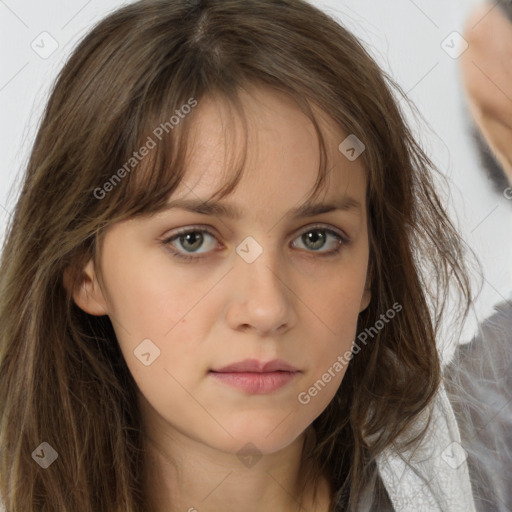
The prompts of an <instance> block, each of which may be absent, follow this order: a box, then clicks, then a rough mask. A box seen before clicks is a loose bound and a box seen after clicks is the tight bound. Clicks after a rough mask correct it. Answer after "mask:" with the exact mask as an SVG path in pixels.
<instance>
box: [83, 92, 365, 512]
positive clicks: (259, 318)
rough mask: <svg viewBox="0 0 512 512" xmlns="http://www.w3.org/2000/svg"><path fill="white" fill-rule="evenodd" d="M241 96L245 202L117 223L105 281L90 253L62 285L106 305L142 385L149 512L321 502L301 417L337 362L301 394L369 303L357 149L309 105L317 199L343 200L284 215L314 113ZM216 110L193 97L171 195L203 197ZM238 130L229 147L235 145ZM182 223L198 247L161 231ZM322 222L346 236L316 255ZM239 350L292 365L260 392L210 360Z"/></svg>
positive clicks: (234, 199)
mask: <svg viewBox="0 0 512 512" xmlns="http://www.w3.org/2000/svg"><path fill="white" fill-rule="evenodd" d="M242 97H243V101H244V105H245V107H246V112H247V118H248V120H249V141H248V144H249V148H248V151H249V153H248V160H247V168H246V169H245V173H246V174H245V175H244V176H243V178H242V182H241V183H240V184H239V186H238V187H237V188H236V189H235V190H234V191H233V193H232V194H230V195H229V196H228V197H227V198H224V199H223V200H222V202H223V203H224V204H228V203H229V204H230V205H236V206H237V207H239V208H240V209H241V211H242V216H241V217H240V219H237V220H235V219H229V218H227V217H226V218H223V217H220V216H217V215H205V214H198V213H192V212H188V211H184V210H181V209H172V210H169V211H164V212H161V213H159V214H157V215H155V216H153V217H145V218H136V219H130V220H128V221H123V222H120V223H117V224H115V225H113V226H112V227H110V228H109V229H108V231H107V233H106V236H105V239H104V243H103V244H102V247H101V262H100V264H101V268H102V270H103V274H104V278H105V279H104V282H103V283H100V282H99V281H98V277H97V273H96V272H95V268H94V263H93V261H92V260H91V261H90V262H89V263H88V264H87V265H86V267H85V268H84V279H83V282H82V284H81V286H80V287H77V289H75V290H73V296H74V300H75V302H76V303H77V304H78V305H79V307H81V308H82V309H83V310H85V311H87V312H88V313H90V314H92V315H105V314H107V315H109V316H110V318H111V320H112V323H113V325H114V329H115V332H116V336H117V339H118V342H119V345H120V347H121V350H122V352H123V355H124V357H125V359H126V362H127V365H128V367H129V369H130V371H131V373H132V375H133V377H134V379H135V381H136V383H137V385H138V388H139V404H140V407H141V411H142V415H143V420H144V426H145V430H146V432H147V436H148V438H149V439H150V443H149V446H150V448H149V453H148V456H147V457H148V462H149V464H150V468H151V470H150V474H149V475H148V483H147V485H148V489H149V493H150V494H151V499H152V500H154V502H155V507H156V510H157V511H158V512H164V511H165V512H170V511H172V512H177V511H183V512H184V511H189V510H190V511H191V512H192V511H194V510H197V511H198V512H213V511H218V510H223V511H238V512H240V511H244V512H256V511H261V510H266V511H269V512H271V511H275V512H278V511H279V512H292V511H293V512H295V511H298V510H302V511H311V512H327V511H328V509H329V501H330V493H331V491H332V489H329V485H328V484H327V480H326V479H325V478H322V479H321V483H320V487H319V489H318V498H317V500H316V501H313V498H312V489H311V488H310V486H309V485H303V483H302V481H301V478H302V476H303V471H304V468H302V467H301V465H300V455H301V450H302V447H303V443H304V439H305V433H306V431H307V429H308V427H309V426H310V425H311V423H312V421H313V420H314V419H315V418H317V417H318V416H319V415H320V413H321V412H322V411H323V410H324V409H325V408H326V407H327V405H328V403H329V402H330V401H331V400H332V398H333V396H334V394H335V392H336V390H337V389H338V387H339V385H340V383H341V380H342V378H343V375H344V373H345V369H346V368H343V370H342V371H339V372H336V373H335V377H332V380H331V381H330V382H329V383H328V384H327V385H326V386H325V388H324V389H322V391H320V392H319V393H318V394H317V395H316V396H314V397H313V398H311V401H310V402H309V403H308V404H303V403H300V402H299V401H298V398H297V397H298V395H299V393H301V392H303V391H305V390H306V391H307V390H308V389H309V388H310V387H311V386H312V385H313V383H315V382H316V381H317V380H318V379H320V378H321V376H322V374H324V373H325V372H326V371H327V370H328V368H330V367H332V365H333V363H334V362H335V361H336V360H337V358H338V356H339V355H340V354H343V353H345V352H346V351H347V350H350V349H351V347H352V343H353V340H354V338H355V335H356V323H357V319H358V315H359V313H360V312H361V311H362V310H364V309H365V308H366V307H367V306H368V304H369V302H370V292H369V282H368V279H367V269H368V259H369V242H368V230H367V214H366V203H365V196H366V187H367V183H366V174H365V170H364V167H363V164H362V159H361V158H358V159H356V160H355V161H353V162H351V161H349V160H348V159H347V158H345V156H344V155H343V154H342V153H340V151H339V150H338V145H339V144H340V142H341V141H343V140H344V139H345V137H346V136H347V135H348V134H346V133H343V132H342V131H341V130H340V129H339V127H337V126H336V125H335V124H334V123H333V121H332V120H330V119H329V118H328V117H327V115H325V114H322V113H321V112H320V111H319V110H318V109H317V113H318V114H320V115H321V123H322V128H323V129H324V134H325V135H326V137H327V147H328V151H329V159H330V162H329V165H330V168H331V172H330V178H329V181H328V187H327V189H326V190H325V191H323V192H322V193H321V195H320V197H319V198H317V199H316V200H315V201H313V202H315V203H318V202H321V203H339V202H340V201H341V202H346V201H347V200H348V199H349V198H350V199H351V200H352V201H353V203H354V204H352V206H348V207H346V208H343V209H340V210H336V211H331V212H327V213H321V214H316V215H314V216H311V217H307V218H295V217H292V216H289V215H288V213H287V212H289V210H291V209H294V208H296V207H298V206H299V205H301V204H302V203H303V202H304V199H305V198H306V197H307V195H308V193H309V192H310V191H311V189H312V188H313V185H314V182H315V178H316V175H317V169H318V165H319V158H320V150H319V147H318V143H317V140H316V137H315V135H314V129H313V125H312V123H311V122H310V121H309V119H308V118H307V117H306V116H305V115H304V114H303V113H302V112H301V111H300V110H299V109H298V107H297V106H296V105H295V104H294V103H293V102H292V101H291V100H290V99H289V98H288V97H286V96H285V95H283V94H281V93H275V92H272V91H270V90H266V89H254V90H253V91H252V93H251V94H250V95H249V94H247V93H243V95H242ZM224 113H225V110H223V108H222V104H221V103H220V102H219V101H218V100H213V99H208V98H205V99H203V100H202V101H200V102H199V105H198V107H197V108H196V110H195V112H194V116H195V117H194V123H193V134H192V135H193V139H192V140H193V141H194V142H193V145H192V150H191V151H190V155H189V156H190V159H189V161H188V165H187V174H186V176H185V179H184V182H182V183H181V184H180V187H179V188H178V190H177V191H175V192H174V194H173V195H172V197H171V198H170V199H174V198H188V199H197V198H202V199H204V198H207V197H209V196H210V194H211V193H212V192H214V191H216V190H218V188H219V186H220V185H221V184H222V183H224V182H225V174H224V173H225V170H226V168H227V167H226V165H225V162H224V159H225V157H227V156H228V155H226V153H225V149H226V148H225V146H224V132H223V129H224V128H223V126H225V125H226V124H229V123H232V122H234V119H230V120H229V121H227V120H226V119H225V118H224V117H223V114H224ZM223 119H224V125H223ZM237 122H238V121H237ZM239 128H240V130H238V131H239V133H243V132H242V126H241V125H240V126H239ZM241 144H242V142H241V139H240V140H236V141H235V142H233V143H231V142H230V143H229V144H228V145H227V146H228V147H229V148H232V149H233V148H234V149H235V150H237V149H238V148H239V147H240V148H241V147H242V145H241ZM223 177H224V179H223ZM355 203H357V205H356V204H355ZM315 224H318V225H319V226H316V227H315V229H316V230H318V231H314V232H313V234H317V235H318V234H320V235H322V234H323V235H325V236H326V238H325V242H324V243H323V245H322V244H321V243H320V242H316V243H317V244H318V245H314V242H311V241H310V242H309V243H308V240H307V239H306V240H305V241H304V238H305V237H303V236H302V235H304V234H305V233H309V232H310V231H311V229H312V226H313V225H315ZM190 226H193V227H201V228H203V229H209V230H210V231H211V232H212V235H208V234H206V233H203V236H204V239H203V244H202V245H200V246H199V247H198V248H196V246H195V245H194V244H195V243H197V242H189V243H188V244H187V240H184V239H183V237H181V240H180V239H179V238H177V239H174V241H173V242H172V244H169V245H172V248H174V249H175V250H176V251H178V252H180V253H182V254H185V255H192V256H198V255H200V256H203V258H202V259H200V260H196V261H193V262H191V263H189V262H184V261H182V260H179V259H177V258H174V257H173V256H172V255H171V252H170V250H169V248H168V247H167V248H166V246H165V245H164V244H163V241H164V240H165V239H168V238H169V237H170V236H171V235H173V233H175V231H176V229H177V228H184V227H190ZM323 229H332V230H334V231H335V232H337V233H340V234H343V235H344V236H345V237H347V238H348V239H349V240H350V242H349V243H346V244H343V245H341V250H340V252H339V253H338V254H334V255H332V256H322V254H326V253H328V252H332V251H333V250H334V249H335V248H336V247H337V246H338V245H339V243H340V242H339V241H338V239H337V238H336V236H335V235H332V234H329V233H328V232H325V231H322V230H323ZM196 232H197V229H196ZM248 236H251V237H253V238H254V239H255V240H256V241H257V243H258V244H259V246H260V247H261V248H262V250H263V252H262V253H261V254H260V255H259V256H258V257H257V258H256V260H255V261H253V262H252V263H247V262H246V261H245V260H244V259H243V258H242V257H240V256H239V254H237V252H236V248H237V246H239V245H240V244H241V242H242V241H244V240H245V239H246V238H247V237H248ZM196 237H197V235H196ZM191 244H192V245H193V247H192V248H191V247H190V245H191ZM315 248H316V249H315ZM148 338H149V339H151V340H152V342H153V343H154V344H155V345H156V346H158V348H159V349H160V351H161V353H160V356H159V357H158V358H157V359H155V360H154V362H153V363H152V364H151V365H149V366H145V365H144V364H142V363H141V361H140V360H139V359H138V358H137V357H135V356H134V349H136V347H137V346H138V345H139V344H140V343H141V341H142V340H144V339H148ZM354 357H357V356H354ZM246 358H255V359H259V360H262V361H265V362H266V361H269V360H271V359H274V358H280V359H284V360H285V361H287V362H289V363H290V364H292V365H294V366H295V367H297V368H298V369H299V370H300V372H299V373H298V374H297V375H296V377H295V378H294V379H293V380H292V381H291V382H289V383H288V384H286V385H285V386H284V387H282V388H280V389H278V390H275V391H273V392H270V393H266V394H260V395H255V394H250V393H246V392H244V391H241V390H239V389H235V388H233V387H230V386H227V385H226V384H225V383H223V382H218V381H217V380H216V379H214V378H212V376H211V374H209V370H210V369H212V368H219V367H221V366H224V365H227V364H231V363H234V362H238V361H240V360H243V359H246ZM248 442H250V443H252V444H253V445H255V446H256V447H257V449H258V452H259V453H260V454H261V459H260V460H259V461H258V462H257V463H256V464H254V465H253V466H252V467H247V466H246V465H244V464H242V462H241V460H240V459H239V458H238V457H237V452H238V451H239V450H240V449H241V448H242V447H243V446H244V445H246V443H248ZM171 460H174V461H175V463H172V462H171ZM301 491H305V492H304V496H303V498H302V503H301V501H300V494H301Z"/></svg>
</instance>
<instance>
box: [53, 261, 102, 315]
mask: <svg viewBox="0 0 512 512" xmlns="http://www.w3.org/2000/svg"><path fill="white" fill-rule="evenodd" d="M63 281H64V286H65V288H66V290H67V291H68V293H70V294H71V295H72V297H73V299H74V301H75V303H76V305H77V306H78V307H79V308H80V309H83V310H84V311H85V312H86V313H89V314H90V315H95V316H103V315H107V314H108V310H107V303H106V301H105V297H104V295H103V292H102V291H101V289H100V286H99V282H98V279H97V276H96V272H95V270H94V262H93V261H92V259H91V260H89V261H88V263H87V265H86V266H85V267H84V269H83V270H82V272H81V277H80V280H79V282H78V283H77V284H76V285H74V286H73V281H72V278H71V269H69V268H67V269H66V270H65V271H64V275H63Z"/></svg>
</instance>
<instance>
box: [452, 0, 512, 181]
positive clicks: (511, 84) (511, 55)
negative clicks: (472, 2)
mask: <svg viewBox="0 0 512 512" xmlns="http://www.w3.org/2000/svg"><path fill="white" fill-rule="evenodd" d="M463 36H464V38H465V39H466V41H467V42H468V44H469V46H468V49H467V50H466V51H465V52H464V53H463V54H462V55H461V57H460V66H461V72H462V79H463V84H464V90H465V94H466V98H467V100H468V105H469V108H470V111H471V114H472V116H473V119H474V120H475V122H476V124H477V126H478V128H479V129H480V131H481V132H482V135H483V136H484V138H485V140H486V142H487V144H488V145H489V147H490V148H491V149H492V151H493V152H494V154H495V155H496V159H497V160H498V162H499V164H500V165H501V167H502V169H503V171H504V172H505V174H506V176H507V178H508V180H509V182H510V183H512V144H511V143H510V141H511V140H512V23H510V21H509V20H508V18H507V17H506V16H505V15H504V14H503V12H502V11H501V9H500V8H498V7H497V6H496V5H495V4H494V3H491V2H483V3H481V4H479V5H478V6H476V7H475V8H474V9H473V11H472V12H471V13H470V16H469V17H468V19H467V21H466V24H465V27H464V32H463Z"/></svg>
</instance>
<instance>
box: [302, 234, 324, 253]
mask: <svg viewBox="0 0 512 512" xmlns="http://www.w3.org/2000/svg"><path fill="white" fill-rule="evenodd" d="M320 233H321V231H310V232H309V233H306V235H305V236H306V238H307V239H309V240H310V241H312V242H313V246H314V247H313V248H314V249H319V248H320V247H322V245H323V243H324V241H325V234H320ZM315 240H316V243H315Z"/></svg>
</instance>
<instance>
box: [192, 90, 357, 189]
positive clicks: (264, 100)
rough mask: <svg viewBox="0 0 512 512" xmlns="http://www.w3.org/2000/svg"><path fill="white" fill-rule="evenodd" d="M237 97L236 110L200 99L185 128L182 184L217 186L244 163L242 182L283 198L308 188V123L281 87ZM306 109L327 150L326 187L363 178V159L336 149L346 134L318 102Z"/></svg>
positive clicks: (312, 178) (313, 164)
mask: <svg viewBox="0 0 512 512" xmlns="http://www.w3.org/2000/svg"><path fill="white" fill-rule="evenodd" d="M240 101H241V105H242V111H241V112H240V111H238V110H237V109H236V107H235V106H234V105H232V104H231V103H230V102H228V101H225V100H224V99H223V98H218V97H207V98H205V99H203V100H201V101H200V102H199V105H198V107H197V108H196V112H195V113H194V120H193V123H192V124H191V127H190V128H191V130H190V141H189V146H188V155H187V158H186V162H187V163H186V169H187V172H186V175H185V178H184V182H185V183H184V187H189V188H190V187H195V188H196V189H197V187H199V188H200V189H203V191H205V192H206V190H207V189H213V188H215V187H219V186H220V185H221V184H222V183H223V182H224V181H225V180H226V179H229V177H230V176H232V174H233V172H234V169H235V168H236V167H237V164H239V163H240V162H241V161H243V164H244V169H243V171H244V174H247V176H244V177H243V179H242V181H243V180H244V179H247V180H248V184H247V185H246V186H251V187H254V186H255V185H256V184H259V185H267V187H268V188H269V191H268V192H269V193H270V192H271V190H270V188H271V187H273V188H274V189H279V190H283V191H285V192H286V194H287V195H288V196H290V195H301V194H305V193H307V191H310V190H311V189H312V188H313V187H314V185H315V182H316V179H317V176H318V172H319V171H318V170H319V167H320V165H321V160H320V158H321V152H320V145H319V140H318V136H317V133H316V131H315V127H314V124H313V122H312V121H311V120H310V119H309V117H308V116H307V115H306V114H304V113H303V111H302V110H301V109H300V107H299V106H298V105H297V104H296V102H295V101H294V100H293V99H292V98H291V97H290V96H289V95H287V94H285V93H283V92H281V91H275V90H272V89H266V88H253V89H249V90H245V91H242V92H241V93H240ZM311 108H312V110H313V114H314V116H315V119H316V120H317V122H318V125H319V129H320V130H321V133H322V136H323V139H324V142H325V149H326V153H327V154H326V158H327V162H325V165H326V167H327V180H326V187H325V190H326V191H328V190H329V189H331V188H335V189H339V188H340V187H349V188H350V186H351V185H350V183H351V182H353V183H354V184H355V182H356V181H360V180H354V178H355V177H356V175H359V178H361V177H363V178H364V179H365V178H366V173H365V169H364V165H363V162H362V158H359V159H356V160H355V161H350V160H349V159H347V158H346V157H345V156H344V155H343V154H342V153H341V152H340V150H339V146H340V143H341V142H342V141H343V140H344V139H345V138H346V137H347V133H345V132H344V131H343V129H342V128H341V127H340V126H339V125H338V124H337V123H336V122H335V121H334V120H333V119H332V118H330V117H329V115H327V114H326V113H325V112H323V111H322V110H321V109H320V108H319V107H318V106H316V105H311ZM249 183H250V184H249ZM241 186H242V187H243V186H244V185H243V184H241ZM182 188H183V187H182ZM338 196H339V194H338Z"/></svg>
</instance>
